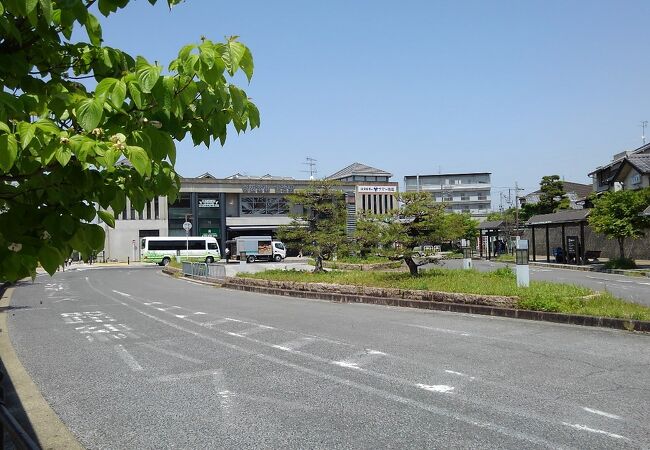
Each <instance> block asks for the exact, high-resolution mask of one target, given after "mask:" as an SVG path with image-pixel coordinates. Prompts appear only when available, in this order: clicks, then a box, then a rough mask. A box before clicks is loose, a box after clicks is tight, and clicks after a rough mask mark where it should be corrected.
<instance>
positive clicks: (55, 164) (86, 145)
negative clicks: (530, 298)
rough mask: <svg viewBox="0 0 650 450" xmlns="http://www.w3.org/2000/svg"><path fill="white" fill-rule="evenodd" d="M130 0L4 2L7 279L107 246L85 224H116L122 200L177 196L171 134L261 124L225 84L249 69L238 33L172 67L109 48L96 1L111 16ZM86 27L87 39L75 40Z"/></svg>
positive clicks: (1, 228) (209, 135)
mask: <svg viewBox="0 0 650 450" xmlns="http://www.w3.org/2000/svg"><path fill="white" fill-rule="evenodd" d="M129 1H130V0H99V1H97V2H96V1H95V0H26V1H25V0H0V86H1V88H0V279H5V280H16V279H19V278H21V277H24V276H27V275H32V276H33V275H34V273H35V270H36V266H37V265H38V264H39V263H40V264H41V265H42V266H43V267H44V268H45V269H46V270H47V271H48V272H49V273H50V274H52V273H54V272H55V271H56V269H57V267H58V266H59V265H61V264H62V263H63V261H64V259H65V258H67V257H68V256H69V255H70V253H71V252H72V251H73V250H79V251H80V252H81V253H82V255H84V256H86V257H87V256H88V255H89V254H90V253H91V252H93V251H95V250H98V249H101V248H102V247H103V245H104V231H103V229H102V228H101V227H100V226H99V225H95V224H91V223H90V222H92V221H93V220H95V217H96V216H97V214H99V218H100V219H101V220H103V221H104V222H106V223H107V224H108V225H109V226H114V220H115V219H114V215H113V213H112V212H111V211H115V212H120V211H122V210H123V208H124V206H125V202H126V198H129V199H130V200H131V203H132V205H133V206H134V207H135V209H136V210H141V209H142V208H143V207H144V204H145V202H146V201H147V200H149V199H152V198H153V197H154V196H158V195H167V196H169V197H170V199H171V200H172V201H173V200H174V199H175V196H176V193H177V191H178V188H179V186H180V181H179V177H178V176H177V174H176V173H175V171H174V164H175V160H176V148H175V144H174V141H175V140H182V139H183V138H185V137H186V136H187V135H189V136H190V137H191V139H192V141H193V143H194V144H195V145H198V144H200V143H203V144H205V145H208V146H209V145H210V143H211V142H213V141H216V140H218V141H219V142H220V143H221V144H222V145H223V143H224V142H225V140H226V134H227V128H228V127H229V126H230V125H232V126H234V128H235V130H236V131H237V132H238V133H239V132H242V131H245V130H247V129H249V128H250V129H252V128H255V127H257V126H259V123H260V119H259V112H258V110H257V108H256V107H255V105H254V104H253V103H252V102H250V101H249V99H248V97H247V95H246V93H245V92H244V91H243V90H242V89H240V88H238V87H237V86H235V85H234V84H232V83H231V82H230V81H229V80H230V78H229V77H233V76H234V75H235V74H236V72H238V71H239V70H241V71H243V73H244V74H245V75H246V77H247V78H248V79H249V80H250V78H251V76H252V75H253V59H252V56H251V53H250V51H249V50H248V48H247V47H245V46H244V45H243V44H241V43H240V42H238V41H237V39H236V38H235V37H231V38H228V39H227V40H226V42H223V43H215V42H212V41H210V40H208V39H205V38H202V39H201V42H199V43H197V44H193V45H186V46H185V47H183V48H182V49H181V50H180V51H179V53H178V57H177V58H175V59H174V60H173V61H171V62H170V63H169V65H168V66H167V68H166V69H163V67H162V66H161V65H159V64H158V63H157V62H156V63H151V62H149V61H148V60H147V59H145V58H144V57H142V56H137V57H135V58H134V57H132V56H131V55H128V54H127V53H125V52H123V51H121V50H120V49H117V48H110V47H107V46H104V45H103V43H102V29H101V26H100V23H99V21H98V19H97V17H96V16H95V15H94V14H93V13H92V12H91V10H94V8H95V7H96V8H98V10H99V12H100V13H101V14H103V15H104V16H109V15H110V14H112V13H115V12H116V11H117V10H119V9H122V8H124V7H126V6H127V5H128V3H129ZM179 1H180V0H167V3H168V5H169V6H170V7H171V6H172V5H174V4H176V3H178V2H179ZM149 3H151V4H154V3H156V0H149ZM79 30H85V33H86V35H87V38H88V39H87V40H88V42H82V41H78V42H75V41H73V40H72V37H73V36H74V37H75V38H76V37H77V36H81V33H80V32H79ZM79 80H85V81H84V82H83V84H82V83H81V82H80V81H79ZM89 86H90V87H89ZM122 158H125V159H128V161H130V164H119V165H116V164H115V163H116V162H117V161H118V160H120V159H122ZM98 207H99V208H98ZM98 209H99V213H98V212H97V210H98Z"/></svg>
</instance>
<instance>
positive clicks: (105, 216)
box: [97, 210, 115, 228]
mask: <svg viewBox="0 0 650 450" xmlns="http://www.w3.org/2000/svg"><path fill="white" fill-rule="evenodd" d="M97 215H98V216H99V218H100V219H102V220H103V221H104V222H106V225H108V226H109V227H111V228H115V216H114V215H113V214H112V213H110V212H108V211H104V210H99V211H97Z"/></svg>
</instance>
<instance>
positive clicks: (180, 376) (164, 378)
mask: <svg viewBox="0 0 650 450" xmlns="http://www.w3.org/2000/svg"><path fill="white" fill-rule="evenodd" d="M219 370H220V369H209V370H199V371H197V372H181V373H175V374H172V375H160V376H157V377H153V378H150V379H149V380H150V381H153V382H156V383H169V382H173V381H181V380H191V379H192V378H203V377H210V376H214V375H216V374H218V373H219Z"/></svg>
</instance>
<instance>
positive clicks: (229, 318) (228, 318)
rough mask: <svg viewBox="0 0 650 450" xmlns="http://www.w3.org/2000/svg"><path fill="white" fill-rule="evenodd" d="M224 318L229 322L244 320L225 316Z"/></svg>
mask: <svg viewBox="0 0 650 450" xmlns="http://www.w3.org/2000/svg"><path fill="white" fill-rule="evenodd" d="M224 319H225V320H227V321H229V322H243V320H239V319H233V318H231V317H224Z"/></svg>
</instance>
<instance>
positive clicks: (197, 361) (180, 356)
mask: <svg viewBox="0 0 650 450" xmlns="http://www.w3.org/2000/svg"><path fill="white" fill-rule="evenodd" d="M140 345H142V346H143V347H147V348H149V349H151V350H155V351H157V352H160V353H163V354H165V355H169V356H173V357H175V358H178V359H182V360H183V361H189V362H191V363H194V364H203V361H201V360H200V359H196V358H192V357H190V356H186V355H183V354H182V353H178V352H175V351H173V350H167V349H166V348H161V347H158V346H156V345H153V344H149V343H146V342H141V343H140Z"/></svg>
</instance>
